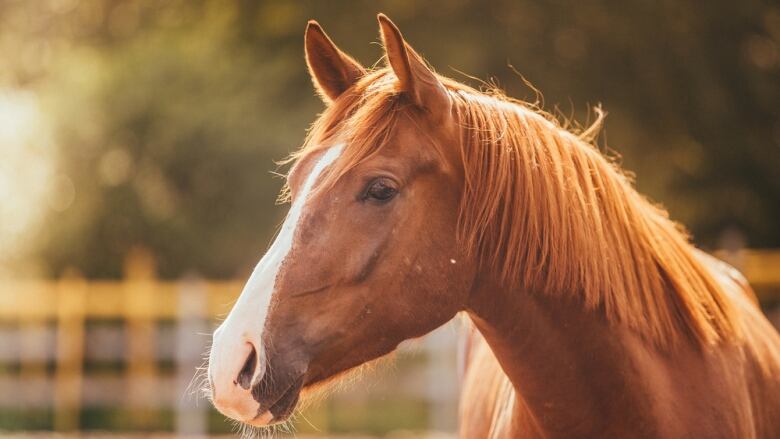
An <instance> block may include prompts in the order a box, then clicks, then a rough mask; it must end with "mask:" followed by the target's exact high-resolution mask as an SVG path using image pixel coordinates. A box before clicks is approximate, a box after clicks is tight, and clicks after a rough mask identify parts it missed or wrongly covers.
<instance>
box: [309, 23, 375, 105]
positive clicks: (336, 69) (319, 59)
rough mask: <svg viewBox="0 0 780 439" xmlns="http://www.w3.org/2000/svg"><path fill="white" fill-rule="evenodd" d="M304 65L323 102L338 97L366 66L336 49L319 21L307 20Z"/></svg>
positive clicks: (363, 72) (361, 74)
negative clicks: (307, 68)
mask: <svg viewBox="0 0 780 439" xmlns="http://www.w3.org/2000/svg"><path fill="white" fill-rule="evenodd" d="M305 40H306V65H307V66H308V67H309V74H310V75H311V79H312V82H314V87H315V88H316V89H317V92H318V93H319V94H320V96H321V97H322V100H324V101H325V103H330V102H331V101H333V100H335V99H336V98H337V97H339V96H341V94H342V93H344V92H345V91H346V90H347V89H348V88H350V87H351V86H352V85H353V84H354V83H355V82H357V80H358V79H360V77H361V76H363V75H364V74H365V73H366V69H365V68H363V66H361V65H360V63H358V62H357V61H355V60H354V59H352V58H351V57H350V56H349V55H347V54H346V53H344V52H342V51H341V50H339V48H338V47H336V45H335V44H333V41H332V40H331V39H330V38H328V35H327V34H326V33H325V31H323V30H322V27H320V25H319V23H317V22H316V21H314V20H310V21H309V24H308V25H307V26H306V36H305Z"/></svg>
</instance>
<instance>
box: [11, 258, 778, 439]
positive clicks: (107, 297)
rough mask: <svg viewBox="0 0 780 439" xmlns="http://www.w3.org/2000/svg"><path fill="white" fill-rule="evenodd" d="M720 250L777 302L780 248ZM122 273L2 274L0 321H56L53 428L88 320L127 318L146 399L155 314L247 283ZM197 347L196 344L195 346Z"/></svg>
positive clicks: (134, 262)
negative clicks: (98, 276) (115, 276)
mask: <svg viewBox="0 0 780 439" xmlns="http://www.w3.org/2000/svg"><path fill="white" fill-rule="evenodd" d="M718 256H719V257H721V258H722V259H725V260H727V261H728V262H730V263H732V264H733V265H735V266H737V267H738V268H740V270H741V271H742V272H743V273H744V274H745V275H746V277H747V278H748V280H749V281H750V282H751V283H752V284H753V286H754V287H755V288H756V291H757V292H758V294H759V297H760V298H761V300H762V301H764V302H773V303H778V302H780V251H755V250H746V251H741V252H738V253H732V254H724V253H721V254H719V255H718ZM125 274H126V278H125V279H124V280H123V281H95V280H90V281H87V280H85V279H83V278H81V277H79V276H78V275H77V274H75V273H69V274H67V275H65V276H63V278H62V279H60V280H59V281H56V282H52V281H4V282H0V321H3V322H6V323H8V322H11V323H12V324H14V325H18V327H19V329H20V333H26V332H35V331H36V330H39V329H40V328H42V327H45V326H46V325H49V326H51V325H53V326H54V328H55V329H54V331H55V334H56V336H55V343H54V344H55V346H56V347H55V349H54V353H53V357H54V358H53V362H54V376H53V381H54V383H53V384H54V386H53V387H54V389H53V395H52V401H51V404H52V406H53V407H52V408H53V412H54V428H55V429H56V430H60V431H68V430H75V429H78V428H79V421H78V420H79V416H78V414H79V412H80V410H81V406H82V401H83V395H82V393H83V389H84V386H83V379H84V375H85V373H84V370H83V365H84V354H85V345H84V344H85V339H86V337H85V333H86V332H85V331H86V329H85V325H86V322H87V321H90V320H94V319H114V320H121V321H122V322H124V339H125V341H126V344H125V349H126V352H125V355H124V358H125V359H126V367H125V369H124V373H125V374H127V378H128V379H129V380H132V382H139V383H140V382H147V383H151V384H150V385H133V386H131V387H130V388H128V391H127V394H126V395H123V399H124V400H126V401H129V402H131V403H132V402H133V401H138V402H139V403H141V402H142V401H144V400H146V398H148V397H149V395H148V393H149V392H156V391H157V389H156V387H155V385H154V380H155V376H156V375H157V373H158V371H157V370H156V368H157V358H156V357H155V351H154V347H155V342H156V337H157V334H156V331H157V330H158V329H157V322H158V321H160V320H168V321H173V322H176V324H178V325H182V324H183V322H186V321H188V320H189V321H201V322H213V321H215V320H217V319H219V318H220V317H224V316H225V315H226V313H227V312H228V311H229V309H230V306H231V304H232V303H233V302H234V300H235V298H236V296H237V295H238V293H239V292H240V291H241V287H242V283H243V282H241V281H224V282H206V281H199V280H197V279H194V278H192V279H185V280H181V281H178V282H165V281H159V280H157V279H156V278H155V274H154V267H153V264H152V262H151V258H149V257H148V255H145V254H143V253H138V254H135V255H133V256H132V257H131V258H129V259H128V264H127V266H126V272H125ZM193 319H194V320H193ZM206 326H207V328H205V330H206V331H209V330H210V329H211V328H210V326H211V325H206ZM202 327H203V325H201V329H203V328H202ZM196 329H197V325H196V326H194V327H187V326H184V327H183V329H182V330H180V331H179V334H184V335H185V338H186V335H187V334H188V333H189V332H188V331H195V330H196ZM177 343H181V341H180V340H179V341H177ZM196 344H197V343H196ZM201 344H202V340H201ZM28 348H29V347H26V346H25V343H24V342H22V343H20V349H22V350H24V349H28ZM179 348H181V346H179ZM195 349H199V348H198V347H197V346H196V347H195ZM20 357H21V363H22V364H21V369H20V372H19V373H20V379H21V380H25V379H26V377H35V376H41V375H45V374H46V370H45V365H41V364H40V362H37V363H36V362H33V363H31V364H25V360H24V358H27V357H29V356H26V355H24V352H21V353H20ZM193 357H194V358H193ZM197 357H198V354H197V352H196V353H194V354H193V353H192V352H190V353H186V352H185V354H184V357H181V356H180V357H178V359H177V361H185V362H187V364H185V367H183V369H182V370H183V371H184V373H185V374H190V375H191V373H192V371H193V368H194V365H193V364H194V363H193V362H195V363H197V362H199V359H198V358H197ZM185 378H188V377H185Z"/></svg>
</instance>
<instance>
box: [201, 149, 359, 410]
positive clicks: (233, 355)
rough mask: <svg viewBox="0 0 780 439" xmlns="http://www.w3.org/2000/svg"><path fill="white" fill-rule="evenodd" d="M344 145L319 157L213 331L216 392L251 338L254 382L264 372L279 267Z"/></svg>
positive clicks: (232, 376) (230, 375) (212, 371)
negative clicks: (306, 207)
mask: <svg viewBox="0 0 780 439" xmlns="http://www.w3.org/2000/svg"><path fill="white" fill-rule="evenodd" d="M343 147H344V145H343V144H340V145H337V146H334V147H332V148H330V149H328V150H327V151H325V153H324V154H322V156H321V157H320V158H319V160H317V163H316V164H315V165H314V167H313V168H312V170H311V171H310V173H309V175H308V176H307V177H306V181H305V183H304V185H303V188H301V191H300V194H298V195H297V197H296V199H295V202H294V203H293V204H292V206H291V207H290V210H289V212H287V217H286V218H285V220H284V223H283V224H282V227H281V230H280V231H279V235H278V236H277V237H276V240H274V243H273V244H272V245H271V248H270V249H268V252H266V254H265V255H264V256H263V258H262V259H261V260H260V262H259V263H258V264H257V266H256V267H255V269H254V271H253V272H252V275H251V276H250V277H249V280H248V281H247V283H246V285H245V286H244V289H243V291H242V292H241V295H240V296H239V298H238V301H236V303H235V305H233V309H232V310H231V311H230V314H228V316H227V318H226V319H225V321H224V322H222V324H221V325H220V326H219V328H217V329H216V331H214V336H213V343H212V348H211V353H210V355H209V376H210V377H211V378H212V379H213V380H214V385H215V388H216V389H215V391H216V392H219V389H224V388H225V386H233V384H232V382H233V380H235V379H236V378H237V376H238V374H239V372H240V370H241V368H242V366H243V365H244V362H245V361H246V359H247V356H248V355H249V352H250V350H249V349H248V344H247V343H248V342H251V343H252V344H253V345H254V346H255V347H256V348H257V355H258V358H257V369H256V371H257V372H256V375H257V376H255V377H254V378H253V382H254V380H258V379H259V378H260V377H261V376H262V374H263V373H264V372H265V365H266V361H265V360H266V359H265V349H263V346H262V341H261V340H262V333H263V327H264V325H265V320H266V317H267V316H268V307H269V305H270V303H271V297H272V295H273V292H274V284H275V282H276V276H277V274H278V272H279V267H281V265H282V262H284V260H285V258H286V257H287V254H288V253H289V252H290V248H292V244H293V238H294V236H295V229H296V227H297V225H298V220H299V219H300V217H301V213H302V211H303V207H304V205H305V204H306V199H307V197H308V195H309V192H310V191H311V189H312V187H313V186H314V183H315V182H316V180H317V177H318V176H319V175H320V174H321V173H322V171H323V170H324V169H325V168H326V167H328V166H329V165H330V164H331V163H333V162H334V161H335V160H336V159H337V158H338V157H339V155H341V151H342V149H343ZM217 396H219V395H217Z"/></svg>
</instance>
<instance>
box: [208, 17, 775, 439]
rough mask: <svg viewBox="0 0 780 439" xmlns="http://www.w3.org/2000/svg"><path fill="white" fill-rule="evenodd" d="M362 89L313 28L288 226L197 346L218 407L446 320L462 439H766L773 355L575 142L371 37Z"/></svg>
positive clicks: (766, 332)
mask: <svg viewBox="0 0 780 439" xmlns="http://www.w3.org/2000/svg"><path fill="white" fill-rule="evenodd" d="M378 20H379V28H380V34H381V37H382V42H383V47H384V58H385V60H386V65H385V66H381V67H375V68H371V69H369V68H365V67H363V66H362V65H361V64H360V63H358V62H357V61H356V60H355V59H353V58H352V57H350V56H349V55H347V54H346V53H344V52H343V51H342V50H341V49H339V48H338V47H337V46H336V45H335V44H334V43H333V41H332V40H331V39H330V38H329V37H328V36H327V35H326V34H325V32H324V31H323V30H322V28H321V27H320V26H319V25H318V24H317V23H316V22H315V21H310V22H309V24H308V26H307V29H306V33H305V55H306V56H305V58H306V62H307V66H308V70H309V73H310V75H311V78H312V81H313V83H314V86H315V88H316V90H317V92H318V94H319V95H320V96H321V97H322V99H323V101H324V102H325V104H326V108H325V110H324V112H323V113H322V114H321V115H320V116H319V118H318V119H317V120H316V121H315V122H314V124H313V125H312V127H311V129H310V130H309V132H308V135H307V137H306V140H305V141H304V143H303V146H302V147H301V148H300V149H299V150H298V151H297V152H295V153H293V154H292V156H291V161H292V162H294V163H293V165H292V167H291V169H290V172H289V174H288V175H287V182H286V185H285V186H286V190H285V194H286V197H287V198H288V199H289V201H290V203H291V205H290V209H289V212H288V214H287V216H286V218H285V220H284V222H283V224H282V225H281V228H280V230H279V233H278V235H277V237H276V238H275V241H274V242H273V243H272V245H271V246H270V248H269V249H268V251H267V252H266V253H265V255H264V256H263V257H262V259H261V260H260V262H259V263H258V264H257V266H256V268H255V269H254V271H253V272H252V274H251V276H250V277H249V279H248V281H247V283H246V286H245V287H244V289H243V291H242V292H241V295H240V297H239V298H238V300H237V302H236V303H235V305H234V307H233V309H232V310H231V312H230V313H229V315H228V316H227V318H226V319H225V320H224V321H223V322H222V323H221V325H220V326H219V327H218V328H217V329H216V330H215V331H214V334H213V343H212V348H211V351H210V354H209V363H208V372H207V374H208V375H207V376H208V387H209V388H210V393H211V399H212V401H213V403H214V405H215V406H216V408H217V409H218V410H219V411H220V412H221V413H223V414H224V415H226V416H228V417H231V418H233V419H236V420H238V421H240V422H242V423H245V424H247V425H252V426H266V425H271V424H276V423H280V422H284V421H285V420H287V419H288V418H290V416H291V415H292V414H293V412H294V411H295V408H296V406H297V405H298V403H299V400H300V399H301V395H304V394H309V393H310V392H311V391H313V390H314V389H318V388H322V387H323V386H325V385H327V384H328V383H331V382H334V381H335V380H337V379H338V378H339V377H342V376H344V375H345V374H346V373H348V372H349V371H351V370H354V369H355V368H358V367H359V366H360V365H363V364H365V363H368V362H371V361H373V360H376V359H378V358H380V357H383V356H385V355H387V354H389V353H391V352H393V351H394V350H395V349H396V347H397V346H398V344H399V343H401V342H403V341H404V340H408V339H413V338H417V337H421V336H423V335H425V334H427V333H428V332H430V331H432V330H433V329H435V328H437V327H439V326H440V325H442V324H444V323H445V322H447V321H449V320H451V319H452V318H453V317H455V316H456V315H464V316H466V318H467V319H468V320H469V321H470V322H471V325H470V328H469V329H468V330H467V331H466V333H465V334H464V335H463V336H464V337H465V343H464V345H465V349H464V355H463V358H464V362H465V363H464V365H463V366H464V375H463V382H462V394H461V400H460V435H461V437H464V438H514V437H523V438H526V437H528V438H536V437H545V438H572V437H598V438H611V437H618V438H623V437H634V438H694V437H696V438H699V437H702V438H703V437H706V438H771V437H780V336H779V335H778V333H777V332H776V330H775V329H774V328H773V327H772V325H771V324H770V323H769V322H768V320H767V319H766V318H765V317H764V316H763V314H762V313H761V310H760V308H759V307H758V304H757V300H756V297H755V295H754V294H753V292H752V290H751V289H750V286H749V285H748V283H747V282H746V280H745V279H744V278H743V277H742V275H741V274H740V273H739V272H737V271H736V270H735V269H733V268H732V267H730V266H728V265H726V264H725V263H723V262H720V261H718V260H716V259H715V258H713V257H710V256H708V255H706V254H705V253H703V252H702V251H700V250H698V249H696V248H695V247H694V246H693V245H692V244H691V242H690V238H689V236H688V235H687V233H686V232H685V231H684V229H683V228H682V227H681V226H679V225H678V224H677V223H676V222H674V221H672V220H671V219H670V218H669V215H668V214H667V212H666V211H665V210H664V209H663V208H662V207H660V206H657V205H655V204H653V203H651V202H650V201H649V200H648V199H647V198H645V197H644V196H642V195H640V194H639V193H638V192H637V191H636V189H634V187H633V183H632V181H631V179H630V178H629V177H628V176H627V175H626V173H624V172H623V171H622V170H621V169H620V167H619V166H618V165H617V164H616V163H615V160H613V159H610V158H608V157H606V156H605V155H604V154H602V153H601V152H600V151H599V148H598V147H597V146H596V145H595V144H594V142H593V136H594V133H595V132H596V130H597V129H598V126H595V125H600V123H601V122H600V120H601V117H600V118H599V121H597V124H595V125H594V127H591V128H589V129H585V130H580V131H579V132H578V131H575V130H570V129H566V128H565V127H564V125H563V124H562V123H560V122H557V121H556V119H555V118H554V117H552V116H550V115H548V114H546V113H544V112H542V111H541V110H540V109H538V108H536V107H535V106H533V105H531V104H527V103H524V102H522V101H519V100H514V99H511V98H509V97H507V96H505V95H504V94H502V93H501V92H499V91H495V90H492V91H490V90H489V91H479V90H476V89H474V88H471V87H469V86H467V85H464V84H461V83H459V82H457V81H454V80H452V79H448V78H446V77H444V76H442V75H440V74H437V73H436V72H434V70H433V69H432V68H431V67H430V66H429V65H428V64H427V63H426V62H425V61H424V60H423V58H422V57H421V56H420V55H419V54H418V53H417V52H416V51H415V50H414V49H413V48H412V47H411V45H410V44H409V43H408V42H407V41H406V40H405V39H404V38H403V36H402V34H401V32H400V31H399V30H398V28H397V27H396V26H395V24H394V23H393V22H391V21H390V20H389V19H388V18H387V17H386V16H384V15H382V14H380V15H379V16H378Z"/></svg>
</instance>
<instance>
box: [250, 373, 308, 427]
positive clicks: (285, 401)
mask: <svg viewBox="0 0 780 439" xmlns="http://www.w3.org/2000/svg"><path fill="white" fill-rule="evenodd" d="M302 388H303V376H302V375H301V376H300V377H298V378H296V379H295V380H294V381H293V382H292V383H291V384H290V385H289V387H287V389H286V390H285V391H284V392H282V393H281V395H280V396H279V397H278V398H277V399H276V400H273V401H270V402H266V403H265V404H262V405H261V407H260V410H258V414H257V416H256V417H255V418H254V419H253V420H252V421H250V422H249V424H253V425H258V426H265V425H273V424H278V423H282V422H285V421H286V420H287V419H289V418H290V416H291V415H292V414H293V412H294V411H295V407H296V406H297V405H298V401H299V400H300V396H301V389H302ZM265 407H267V408H265ZM263 408H265V410H263ZM269 414H270V420H269V419H268V418H269Z"/></svg>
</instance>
